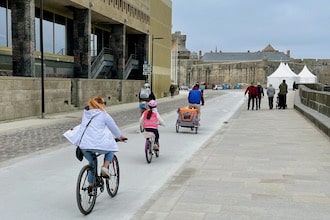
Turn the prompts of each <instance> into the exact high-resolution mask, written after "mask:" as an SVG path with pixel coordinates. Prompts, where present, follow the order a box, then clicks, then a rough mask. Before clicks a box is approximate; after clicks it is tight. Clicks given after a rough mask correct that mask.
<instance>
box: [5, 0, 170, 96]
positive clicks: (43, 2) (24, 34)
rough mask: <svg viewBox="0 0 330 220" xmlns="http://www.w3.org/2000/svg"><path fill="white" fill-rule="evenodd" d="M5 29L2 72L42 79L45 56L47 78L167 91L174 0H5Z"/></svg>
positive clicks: (160, 94)
mask: <svg viewBox="0 0 330 220" xmlns="http://www.w3.org/2000/svg"><path fill="white" fill-rule="evenodd" d="M159 11H161V12H162V13H159ZM0 27H1V28H0V73H1V75H6V76H23V77H39V76H40V73H41V70H42V69H43V68H41V63H42V62H41V58H42V57H43V61H44V62H43V63H44V71H43V72H44V75H45V76H47V77H62V78H87V79H121V80H131V79H132V80H133V79H134V80H148V81H150V82H151V83H152V87H153V90H154V92H155V93H156V95H157V96H158V97H163V96H164V95H166V93H167V90H168V85H169V84H170V81H171V78H170V74H171V27H172V1H171V0H159V1H153V0H107V1H98V0H57V1H51V0H0ZM143 64H148V65H152V66H153V68H150V71H147V72H146V71H145V74H144V73H143V72H144V71H143ZM151 73H152V75H151Z"/></svg>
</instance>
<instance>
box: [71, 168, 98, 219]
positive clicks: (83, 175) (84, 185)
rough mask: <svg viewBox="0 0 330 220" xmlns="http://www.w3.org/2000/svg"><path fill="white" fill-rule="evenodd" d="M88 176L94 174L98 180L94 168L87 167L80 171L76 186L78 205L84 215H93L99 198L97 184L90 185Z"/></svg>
mask: <svg viewBox="0 0 330 220" xmlns="http://www.w3.org/2000/svg"><path fill="white" fill-rule="evenodd" d="M88 174H92V175H93V176H94V181H95V179H96V178H95V173H94V169H93V167H91V166H89V165H86V166H84V167H83V168H82V169H81V170H80V173H79V175H78V179H77V186H76V199H77V205H78V208H79V210H80V212H81V213H82V214H84V215H88V214H89V213H91V211H92V210H93V208H94V205H95V201H96V196H97V187H96V184H95V183H92V184H90V183H89V182H88Z"/></svg>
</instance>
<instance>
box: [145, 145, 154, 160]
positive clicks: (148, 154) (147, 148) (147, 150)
mask: <svg viewBox="0 0 330 220" xmlns="http://www.w3.org/2000/svg"><path fill="white" fill-rule="evenodd" d="M151 147H152V146H151V142H150V140H149V139H146V143H145V148H144V152H145V154H146V160H147V162H148V163H151V160H152V155H153V153H152V149H151Z"/></svg>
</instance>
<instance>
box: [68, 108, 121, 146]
mask: <svg viewBox="0 0 330 220" xmlns="http://www.w3.org/2000/svg"><path fill="white" fill-rule="evenodd" d="M91 119H92V120H91ZM90 120H91V122H90V124H89V125H88V127H87V129H86V131H85V133H84V134H83V132H84V130H85V128H86V126H87V124H88V122H89V121H90ZM82 135H83V136H82ZM64 136H65V137H66V138H67V139H69V141H70V142H71V143H73V144H74V145H76V146H79V147H80V148H81V149H98V150H106V151H115V152H116V151H118V145H117V143H116V141H115V139H114V137H116V138H119V137H120V136H121V132H120V130H119V128H118V126H117V124H116V123H115V121H114V120H113V118H112V117H111V116H110V115H109V114H108V113H107V112H106V111H101V110H100V109H91V110H87V109H85V110H84V113H83V116H82V122H81V124H80V126H79V128H78V130H77V132H75V133H74V134H73V135H70V136H67V135H65V134H64ZM81 137H82V138H81ZM80 139H81V141H80Z"/></svg>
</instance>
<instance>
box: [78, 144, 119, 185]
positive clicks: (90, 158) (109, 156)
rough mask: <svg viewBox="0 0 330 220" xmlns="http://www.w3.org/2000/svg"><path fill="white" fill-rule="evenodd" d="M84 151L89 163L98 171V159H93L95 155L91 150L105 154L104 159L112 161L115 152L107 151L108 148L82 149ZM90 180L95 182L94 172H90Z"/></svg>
mask: <svg viewBox="0 0 330 220" xmlns="http://www.w3.org/2000/svg"><path fill="white" fill-rule="evenodd" d="M81 151H82V153H83V154H84V157H85V158H86V159H87V160H88V162H89V165H90V166H92V167H93V168H94V171H96V168H97V160H95V161H93V156H92V154H91V153H90V152H89V151H92V152H94V153H99V154H104V160H105V161H109V162H111V161H112V158H113V155H114V152H113V151H107V150H96V149H81ZM88 182H90V183H93V182H94V177H93V175H92V173H88Z"/></svg>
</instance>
